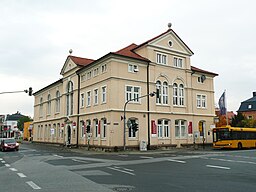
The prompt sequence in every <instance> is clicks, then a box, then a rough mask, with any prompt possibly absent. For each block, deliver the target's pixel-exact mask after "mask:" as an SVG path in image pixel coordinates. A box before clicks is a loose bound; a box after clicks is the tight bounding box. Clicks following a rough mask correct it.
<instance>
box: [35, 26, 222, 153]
mask: <svg viewBox="0 0 256 192" xmlns="http://www.w3.org/2000/svg"><path fill="white" fill-rule="evenodd" d="M193 54H194V53H193V52H192V51H191V49H190V48H189V47H188V46H187V45H186V44H185V43H184V42H183V41H182V39H181V38H180V37H179V36H178V35H177V34H176V33H175V32H174V31H173V30H172V29H171V28H170V25H169V29H168V30H167V31H165V32H163V33H161V34H160V35H158V36H155V37H153V38H151V39H150V40H148V41H145V42H144V43H142V44H139V45H137V44H134V43H132V44H130V45H128V46H126V47H124V48H122V49H120V50H118V51H116V52H110V53H108V54H106V55H104V56H102V57H100V58H99V59H96V60H93V59H87V58H82V57H75V56H72V55H69V56H68V57H67V59H66V61H65V63H64V65H63V67H62V70H61V75H62V78H61V79H60V80H58V81H56V82H54V83H52V84H50V85H48V86H46V87H44V88H42V89H40V90H38V91H37V92H35V93H34V97H35V102H34V122H33V134H34V135H33V141H34V142H42V143H59V144H67V145H85V146H86V145H90V146H92V147H95V148H102V149H115V148H124V149H125V147H127V148H138V146H139V145H140V144H141V143H146V144H147V145H148V148H149V146H152V147H173V146H175V147H176V146H177V147H181V146H182V145H188V144H191V145H192V144H193V142H194V138H195V136H196V138H198V139H201V140H198V142H203V141H205V142H207V143H211V142H212V135H211V127H212V125H214V117H215V108H214V77H215V76H217V74H216V73H213V72H209V71H206V70H202V69H199V68H197V67H194V66H191V63H190V58H191V56H192V55H193ZM156 89H159V90H160V91H159V95H156V96H154V97H151V96H152V95H151V94H150V93H152V92H155V91H156ZM140 97H142V98H140ZM127 101H130V102H129V104H128V105H127V108H126V115H125V117H126V122H127V124H125V123H124V120H123V119H122V118H121V117H124V105H125V103H126V102H127ZM132 125H138V130H137V129H135V128H134V127H133V126H132Z"/></svg>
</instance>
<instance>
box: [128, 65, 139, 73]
mask: <svg viewBox="0 0 256 192" xmlns="http://www.w3.org/2000/svg"><path fill="white" fill-rule="evenodd" d="M138 70H139V68H138V65H134V64H128V72H131V73H134V72H138Z"/></svg>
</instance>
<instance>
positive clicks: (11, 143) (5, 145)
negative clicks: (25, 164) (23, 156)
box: [0, 138, 19, 151]
mask: <svg viewBox="0 0 256 192" xmlns="http://www.w3.org/2000/svg"><path fill="white" fill-rule="evenodd" d="M0 148H1V150H2V151H9V150H15V151H19V143H17V141H16V140H15V139H13V138H4V139H2V140H1V145H0Z"/></svg>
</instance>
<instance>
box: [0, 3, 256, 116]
mask: <svg viewBox="0 0 256 192" xmlns="http://www.w3.org/2000/svg"><path fill="white" fill-rule="evenodd" d="M255 7H256V2H255V1H254V0H243V1H241V0H193V1H191V0H157V1H156V0H122V1H121V0H41V1H39V0H38V1H35V0H0V18H1V21H0V82H1V86H0V92H6V91H19V90H24V89H28V87H33V90H34V91H38V90H39V89H41V88H43V87H45V86H47V85H49V84H50V83H53V82H55V81H57V80H58V79H59V78H61V76H60V71H61V68H62V66H63V64H64V62H65V60H66V57H67V56H68V54H69V53H68V51H69V49H71V48H72V49H73V55H75V56H80V57H85V58H90V59H97V58H99V57H101V56H103V55H105V54H107V53H109V52H111V51H117V50H119V49H121V48H123V47H125V46H127V45H130V44H131V43H135V44H140V43H143V42H145V41H147V40H149V39H151V38H153V37H155V36H157V35H159V34H160V33H163V32H165V31H166V30H167V29H168V27H167V24H168V23H169V22H171V23H172V29H173V30H174V31H175V32H176V33H177V34H178V35H179V36H180V37H181V39H182V40H183V41H184V42H185V43H186V44H187V45H188V46H189V47H190V49H191V50H192V51H193V52H194V55H193V56H192V57H191V65H193V66H195V67H199V68H201V69H204V70H208V71H211V72H214V73H217V74H219V76H217V77H216V78H215V80H214V82H215V103H217V102H218V99H219V97H220V96H221V94H222V92H223V91H224V90H225V89H226V91H227V99H228V100H227V102H228V110H233V111H237V110H238V108H239V106H240V103H241V102H242V101H244V100H247V99H249V98H251V97H252V92H253V91H256V68H255V64H256V43H255V41H256V40H255V39H256V11H255ZM33 105H34V98H33V97H29V96H28V95H27V94H25V93H16V94H0V114H5V115H6V114H13V113H15V112H16V111H20V112H21V113H22V114H24V115H29V116H31V117H33Z"/></svg>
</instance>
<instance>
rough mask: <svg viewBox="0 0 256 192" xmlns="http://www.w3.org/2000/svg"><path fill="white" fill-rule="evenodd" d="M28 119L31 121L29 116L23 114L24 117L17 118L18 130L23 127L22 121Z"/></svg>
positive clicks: (21, 129) (27, 120)
mask: <svg viewBox="0 0 256 192" xmlns="http://www.w3.org/2000/svg"><path fill="white" fill-rule="evenodd" d="M29 121H33V119H31V118H30V117H28V116H24V117H21V118H19V120H18V128H19V130H20V131H23V129H24V123H25V122H29Z"/></svg>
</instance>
